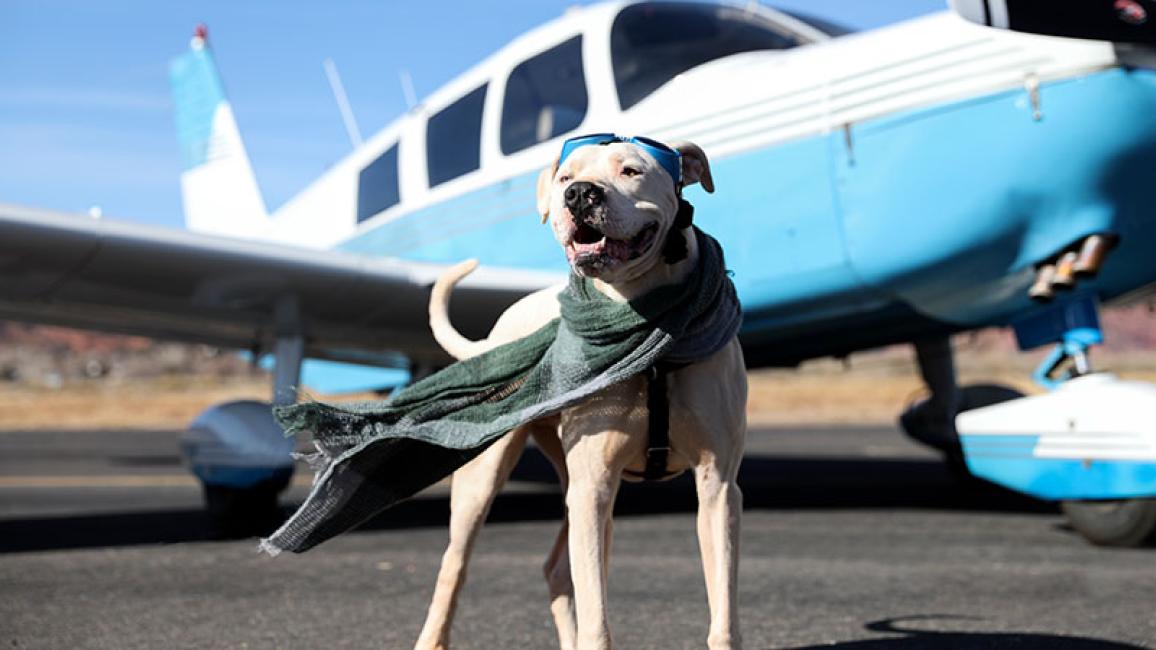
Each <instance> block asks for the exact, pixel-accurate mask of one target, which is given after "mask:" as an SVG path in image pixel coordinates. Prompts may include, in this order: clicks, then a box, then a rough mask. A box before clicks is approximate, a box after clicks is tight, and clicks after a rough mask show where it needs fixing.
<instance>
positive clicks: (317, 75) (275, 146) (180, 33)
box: [0, 0, 946, 227]
mask: <svg viewBox="0 0 1156 650" xmlns="http://www.w3.org/2000/svg"><path fill="white" fill-rule="evenodd" d="M574 4H576V3H575V2H573V1H556V0H508V1H503V2H477V1H474V2H459V1H454V0H442V1H440V2H402V1H399V0H392V1H386V0H377V1H374V2H370V1H366V0H349V1H344V2H333V3H322V2H303V1H300V0H281V1H279V2H256V1H248V2H244V1H237V0H232V1H229V0H207V1H203V2H164V1H157V0H152V1H144V0H139V1H121V0H107V1H104V2H92V1H91V0H4V4H3V8H2V9H0V202H7V203H20V204H26V205H35V206H41V207H47V208H53V209H57V210H66V211H84V210H87V209H88V208H89V207H90V206H92V205H100V206H101V207H102V209H103V211H104V214H105V215H106V216H109V217H116V218H124V219H129V220H133V221H140V222H147V223H154V224H161V225H166V226H173V227H180V226H181V224H182V215H181V203H180V185H179V180H178V179H179V175H180V161H179V159H178V150H177V143H176V136H175V135H174V130H173V115H172V105H171V100H170V98H169V86H168V63H169V60H170V59H171V58H172V57H174V56H176V55H177V54H180V53H181V52H182V51H184V49H185V48H186V47H187V45H188V41H189V38H190V36H191V35H192V31H193V27H194V26H195V25H196V24H197V23H199V22H204V23H206V24H207V25H208V26H209V33H210V41H211V42H212V45H213V50H214V54H215V56H216V59H217V62H218V65H219V66H220V68H221V75H222V77H223V79H224V83H225V88H226V91H227V92H228V94H229V98H230V100H231V101H232V104H233V110H234V113H235V115H236V118H237V122H238V125H239V126H240V129H241V135H242V137H243V138H244V140H245V144H246V147H247V149H248V152H249V156H250V158H251V160H252V163H253V167H254V169H255V171H256V174H257V180H258V183H259V184H260V186H261V189H262V192H263V193H264V195H265V200H266V203H267V204H268V205H269V207H270V209H273V208H275V207H276V206H279V205H281V204H282V203H283V202H285V201H286V200H287V199H289V198H290V197H291V196H293V195H294V194H295V193H296V192H297V191H299V190H300V189H301V188H303V187H304V186H305V185H307V184H308V183H309V182H310V181H311V180H312V179H313V178H315V177H316V176H317V175H318V174H320V173H321V172H322V171H324V170H325V169H326V168H327V167H328V166H329V165H331V164H332V163H333V162H335V161H336V160H338V159H339V158H340V157H341V156H343V155H345V154H346V153H348V151H349V149H350V145H349V140H348V137H347V136H346V134H345V130H344V127H343V126H342V122H341V117H340V114H339V112H338V109H337V106H336V104H335V102H334V100H333V95H332V93H331V91H330V90H329V85H328V82H327V81H326V77H325V72H324V69H323V67H322V61H323V60H324V59H325V58H327V57H328V58H332V59H333V60H334V61H335V62H336V63H337V65H338V67H339V69H340V71H341V76H342V78H343V81H344V84H345V87H346V90H347V92H348V95H349V98H350V102H351V104H352V106H353V110H354V113H355V114H356V116H357V120H358V122H359V124H360V127H361V131H362V133H363V134H364V135H365V136H367V137H368V136H369V135H370V134H372V133H374V132H376V131H377V130H378V129H380V128H382V127H384V126H385V125H386V124H388V123H389V122H390V121H391V120H393V119H395V118H396V117H398V116H399V115H401V113H402V112H403V111H404V110H405V99H404V95H403V92H402V88H401V83H400V81H399V80H398V73H399V71H400V70H402V69H405V70H408V71H409V73H410V74H411V76H412V78H413V81H414V86H415V89H416V91H417V95H418V97H419V98H421V97H425V96H427V95H428V94H430V93H431V92H432V91H434V90H435V89H437V88H438V87H439V86H440V85H442V84H443V83H445V82H446V81H448V80H450V79H452V78H453V77H454V76H456V75H457V74H459V73H460V72H462V71H464V70H465V69H467V68H468V67H470V65H472V64H473V63H475V62H477V61H478V60H480V59H482V58H483V57H485V56H487V55H489V54H490V53H492V52H493V51H494V50H496V49H498V48H499V47H501V46H502V45H503V44H505V43H506V42H507V41H509V40H510V39H511V38H513V37H515V36H517V35H518V34H520V33H522V32H524V31H526V30H528V29H530V28H532V27H534V26H536V25H538V24H541V23H543V22H546V21H547V20H550V19H552V18H555V17H557V16H559V15H561V14H562V13H563V11H565V9H566V7H567V6H572V5H574ZM767 4H770V5H772V6H778V7H784V8H788V9H797V10H800V11H806V12H809V13H811V14H813V15H816V16H821V17H826V18H829V19H832V20H836V21H839V22H842V23H844V24H846V25H849V26H852V27H855V28H858V29H869V28H872V27H877V26H880V25H885V24H888V23H891V22H895V21H897V20H902V19H904V18H908V17H911V16H916V15H919V14H923V13H928V12H931V11H937V10H940V9H943V8H944V7H945V4H946V3H945V0H777V1H773V2H769V3H767Z"/></svg>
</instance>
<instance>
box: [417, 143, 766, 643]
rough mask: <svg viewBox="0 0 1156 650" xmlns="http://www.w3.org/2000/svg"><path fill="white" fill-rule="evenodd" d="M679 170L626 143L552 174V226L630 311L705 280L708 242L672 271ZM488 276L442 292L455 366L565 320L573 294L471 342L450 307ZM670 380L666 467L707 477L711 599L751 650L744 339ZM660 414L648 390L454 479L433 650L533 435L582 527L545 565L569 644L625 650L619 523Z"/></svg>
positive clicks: (436, 321) (697, 158) (575, 412)
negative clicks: (742, 586)
mask: <svg viewBox="0 0 1156 650" xmlns="http://www.w3.org/2000/svg"><path fill="white" fill-rule="evenodd" d="M675 149H677V150H678V152H679V153H680V154H681V166H682V167H681V173H680V176H681V177H682V178H681V181H682V182H683V183H684V184H691V183H695V182H699V183H701V184H702V186H703V187H704V188H705V189H706V190H707V191H708V192H711V191H713V190H714V187H713V181H712V179H711V175H710V167H709V164H708V162H707V158H706V156H705V154H703V152H702V150H701V149H699V148H698V147H697V146H695V145H693V144H690V143H680V144H677V145H675ZM676 159H677V158H676ZM669 170H670V164H669V163H667V164H666V165H665V166H664V164H662V163H660V162H659V161H658V160H657V159H656V157H655V156H654V155H651V153H650V151H649V150H648V148H647V147H646V146H642V145H639V144H636V143H631V142H622V141H615V142H612V143H609V144H603V145H601V146H582V147H580V148H577V149H574V150H573V151H572V153H570V155H569V156H568V157H566V158H565V160H564V161H563V162H562V164H561V165H558V164H557V163H555V165H554V166H552V167H550V168H548V169H546V170H544V171H543V173H542V175H541V176H540V177H539V181H538V209H539V212H540V213H541V215H542V219H543V222H545V221H546V220H547V219H549V220H550V222H551V226H552V228H553V230H554V235H555V237H556V238H557V240H558V243H559V244H560V245H561V246H562V248H563V250H564V251H565V253H566V256H567V259H568V260H569V261H570V264H571V267H572V269H573V270H574V272H576V273H578V274H580V275H583V276H585V277H588V278H591V279H592V280H593V282H594V285H595V286H596V288H597V289H598V290H599V291H601V292H602V293H604V294H605V295H607V296H609V297H610V298H612V299H613V300H616V301H628V300H630V299H632V298H634V297H636V296H641V295H643V294H645V293H646V292H647V291H650V290H651V289H653V288H655V287H658V286H660V285H664V284H670V283H677V282H680V281H682V280H683V279H684V278H685V277H686V276H687V274H688V273H689V272H691V270H692V269H694V268H695V264H696V262H697V259H698V254H699V251H698V248H697V246H696V242H695V239H694V237H693V236H685V237H684V239H685V242H686V249H685V256H684V257H682V259H680V260H678V261H673V262H672V261H671V258H670V257H669V256H666V255H664V251H663V249H664V242H665V241H666V240H667V235H668V232H670V231H671V229H675V228H676V226H675V223H676V215H678V212H679V196H678V192H677V187H676V185H675V183H672V182H671V181H672V178H671V173H670V171H669ZM676 171H677V169H676ZM678 180H679V179H677V178H676V179H675V181H676V182H677V181H678ZM686 225H687V224H685V223H682V224H680V226H682V227H685V226H686ZM690 232H691V231H690V230H686V231H685V232H684V233H681V234H683V235H690ZM675 234H676V235H677V234H680V233H677V232H676V233H675ZM676 258H677V257H676ZM475 266H476V263H474V262H466V263H463V264H460V265H458V266H456V267H454V268H453V269H451V270H450V271H448V272H447V273H446V275H445V276H443V277H442V278H441V279H440V280H439V281H438V283H437V285H436V286H435V288H434V290H433V293H432V295H431V300H430V325H431V327H432V328H433V332H434V335H435V337H436V338H437V340H438V342H439V343H440V344H441V345H442V346H443V347H444V348H445V349H446V350H447V351H448V352H449V353H450V354H451V355H453V356H454V357H456V358H458V359H464V358H467V357H471V356H475V355H477V354H480V353H482V352H484V351H486V350H489V349H491V348H493V347H496V346H498V345H501V344H503V343H506V342H509V341H512V340H515V339H518V338H521V337H523V336H526V335H528V334H530V333H531V332H534V331H535V330H537V329H538V328H540V327H541V326H542V325H544V324H545V323H546V322H548V321H550V320H551V319H553V318H556V317H558V316H559V304H558V299H557V296H558V293H559V291H560V290H561V288H560V287H553V288H550V289H547V290H543V291H539V292H537V293H534V294H531V295H530V296H527V297H526V298H524V299H522V300H520V301H519V302H517V303H516V304H514V305H513V306H511V307H510V308H509V309H508V310H507V311H506V312H505V313H503V314H502V316H501V317H500V318H499V319H498V321H497V323H496V324H495V325H494V328H493V330H492V331H491V332H490V334H489V336H488V337H487V338H486V339H484V340H482V341H470V340H468V339H465V338H464V337H462V336H461V335H460V334H459V333H458V332H457V331H455V330H454V329H453V327H452V325H450V322H449V318H448V316H447V306H448V302H449V293H450V292H451V290H452V288H453V285H454V284H455V283H456V282H457V281H458V280H460V279H461V278H462V277H464V276H465V275H467V274H468V273H469V272H470V271H472V270H473V268H474V267H475ZM668 382H669V405H670V406H669V408H670V412H669V422H670V426H669V446H670V452H669V457H668V460H667V466H666V469H667V470H668V471H669V472H672V473H679V472H682V471H684V470H686V469H693V470H694V475H695V484H696V486H697V491H698V500H699V506H698V538H699V545H700V548H701V553H702V564H703V572H704V574H705V577H706V587H707V596H708V599H709V602H710V621H711V623H710V632H709V635H708V645H709V646H710V647H711V648H738V647H740V646H741V637H740V635H739V626H738V605H737V602H736V577H737V571H738V554H739V520H740V516H741V512H742V493H741V492H740V490H739V487H738V485H737V484H736V482H735V477H736V474H737V472H738V468H739V463H740V461H741V459H742V454H743V444H744V439H745V435H746V415H745V406H746V398H747V382H746V373H745V370H744V365H743V357H742V351H741V349H740V348H739V344H738V341H737V339H733V338H732V339H731V340H730V342H729V343H727V344H726V346H725V347H723V348H722V349H721V350H719V351H718V352H716V353H715V354H713V355H712V356H710V357H708V358H707V359H705V360H703V361H701V362H698V363H694V364H691V365H689V366H684V367H682V368H680V369H677V370H673V371H671V372H670V374H669V376H668ZM648 417H649V414H648V409H647V385H646V379H645V378H644V377H634V378H632V379H630V380H628V381H624V382H622V383H620V384H616V385H614V386H612V387H611V388H610V389H607V390H605V391H603V392H602V393H599V394H597V395H596V396H595V397H594V398H592V399H590V400H588V401H587V402H585V403H582V404H580V405H578V406H575V407H571V408H569V409H567V410H565V411H564V412H562V413H561V414H560V415H557V416H552V417H549V418H544V419H541V420H537V421H534V422H531V423H529V424H526V425H523V426H521V427H519V428H518V429H515V430H514V431H512V432H511V433H510V434H509V435H506V436H504V437H503V438H501V439H500V440H499V441H498V442H497V443H495V444H494V445H493V446H491V447H490V448H489V449H487V450H486V451H485V452H484V453H482V454H481V455H480V456H478V457H477V458H475V459H474V460H473V461H471V462H470V463H469V464H467V465H465V466H464V467H462V468H461V469H459V470H458V471H457V472H456V473H455V474H454V475H453V485H452V496H451V510H452V514H451V518H450V541H449V547H448V548H447V549H446V552H445V556H444V557H443V558H442V565H441V570H440V572H439V573H438V580H437V587H436V589H435V591H434V595H433V600H432V603H431V604H430V609H429V614H428V617H427V619H426V622H425V626H424V628H423V629H422V632H421V636H420V637H419V639H418V641H417V647H418V648H422V649H426V648H445V647H448V645H449V638H450V627H451V623H452V617H453V613H454V607H455V605H456V601H457V598H458V594H459V592H460V589H461V587H462V584H463V582H464V580H465V575H466V564H467V561H468V558H469V554H470V550H471V549H472V547H473V544H474V541H475V539H476V538H477V534H478V531H479V530H480V529H481V527H482V523H483V522H484V520H485V518H486V514H487V512H488V510H489V507H490V504H491V503H492V501H493V499H494V496H495V495H496V494H497V493H498V490H499V489H500V488H501V486H502V485H503V483H504V482H505V481H506V479H507V478H508V477H509V474H510V472H511V470H512V469H513V467H514V464H515V463H516V461H517V460H518V458H519V456H520V455H521V454H522V450H523V448H524V447H525V444H526V441H527V439H528V438H529V437H530V436H533V437H534V440H535V441H536V442H537V444H538V445H539V446H540V447H541V449H542V451H543V452H544V453H545V455H546V456H547V457H548V458H549V459H550V461H551V462H552V463H553V465H554V467H555V469H556V470H557V471H558V475H559V477H560V479H561V482H562V486H563V489H564V490H565V494H566V509H567V515H566V520H565V521H564V522H563V524H562V529H561V531H560V532H559V534H558V538H557V541H556V542H555V543H554V547H553V548H552V549H551V550H550V553H549V555H548V556H547V559H546V563H545V566H544V571H545V576H546V582H547V584H548V586H549V591H550V609H551V611H552V613H553V616H554V621H555V624H556V625H557V628H558V639H559V643H560V645H561V647H563V648H584V649H585V648H609V647H610V644H611V641H610V628H609V625H608V622H607V605H606V578H607V559H608V553H609V549H610V539H611V511H612V509H613V505H614V499H615V496H616V494H617V491H618V486H619V482H620V480H622V479H623V478H627V479H629V478H631V475H632V474H634V475H640V474H641V473H642V472H643V470H644V467H645V465H646V460H647V458H646V457H647V447H648V424H647V423H648Z"/></svg>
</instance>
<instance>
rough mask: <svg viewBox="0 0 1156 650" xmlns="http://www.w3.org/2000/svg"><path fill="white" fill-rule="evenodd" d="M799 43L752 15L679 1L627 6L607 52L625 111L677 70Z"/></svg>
mask: <svg viewBox="0 0 1156 650" xmlns="http://www.w3.org/2000/svg"><path fill="white" fill-rule="evenodd" d="M802 42H804V41H803V40H802V39H801V37H800V36H799V35H797V34H793V33H791V32H790V31H788V30H787V29H785V28H784V27H782V26H780V25H777V24H775V23H773V22H771V21H769V20H767V19H766V18H764V17H763V16H762V15H760V14H758V13H754V12H751V11H747V10H745V9H742V8H737V7H727V6H719V5H707V4H690V3H684V2H648V3H644V4H637V5H631V6H628V7H626V8H625V9H623V10H622V12H621V13H619V14H618V16H617V17H616V18H615V19H614V27H613V28H612V30H611V33H610V54H611V57H612V60H613V62H614V81H615V83H616V84H617V86H618V101H619V103H620V104H621V105H622V109H623V110H626V109H628V108H630V107H631V106H634V105H635V104H637V103H638V102H640V101H642V100H643V99H644V98H645V97H646V96H647V95H649V94H650V93H652V92H654V91H655V90H657V89H658V88H659V87H660V86H662V85H663V84H665V83H666V82H668V81H670V80H671V79H673V78H674V77H676V76H678V75H679V74H681V73H683V72H685V71H687V70H689V69H691V68H693V67H695V66H698V65H701V64H703V63H706V62H707V61H712V60H714V59H719V58H722V57H724V56H730V55H731V54H738V53H739V52H750V51H754V50H785V49H788V48H792V47H795V46H797V45H800V44H801V43H802Z"/></svg>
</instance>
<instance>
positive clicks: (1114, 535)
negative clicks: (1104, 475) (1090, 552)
mask: <svg viewBox="0 0 1156 650" xmlns="http://www.w3.org/2000/svg"><path fill="white" fill-rule="evenodd" d="M1061 507H1062V508H1063V510H1064V515H1065V516H1067V518H1068V523H1070V524H1071V525H1072V528H1075V529H1076V532H1078V533H1080V535H1082V536H1083V537H1084V539H1086V540H1088V541H1089V542H1092V543H1093V544H1097V545H1099V546H1122V547H1135V546H1143V545H1144V544H1146V543H1151V542H1156V499H1119V500H1110V501H1064V502H1063V503H1062V504H1061Z"/></svg>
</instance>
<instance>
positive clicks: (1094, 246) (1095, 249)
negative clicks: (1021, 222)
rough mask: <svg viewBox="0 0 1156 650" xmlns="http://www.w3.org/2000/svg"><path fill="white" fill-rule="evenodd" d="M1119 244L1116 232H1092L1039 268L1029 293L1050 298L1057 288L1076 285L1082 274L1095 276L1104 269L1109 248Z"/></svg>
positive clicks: (1034, 297) (1044, 298) (1062, 288)
mask: <svg viewBox="0 0 1156 650" xmlns="http://www.w3.org/2000/svg"><path fill="white" fill-rule="evenodd" d="M1115 245H1116V238H1115V237H1114V236H1112V235H1105V234H1096V235H1089V236H1087V237H1085V238H1084V239H1082V240H1080V241H1079V242H1076V244H1074V245H1073V246H1071V247H1069V248H1068V249H1066V250H1065V251H1064V252H1063V253H1061V254H1060V255H1059V257H1058V258H1052V259H1051V260H1050V261H1046V262H1044V263H1042V264H1040V265H1039V266H1038V267H1037V268H1036V281H1035V282H1033V283H1032V286H1031V287H1029V288H1028V297H1030V298H1031V299H1032V300H1035V301H1037V302H1048V301H1050V300H1051V299H1052V298H1054V297H1055V295H1056V292H1057V291H1069V290H1071V289H1074V288H1075V286H1076V282H1077V281H1078V280H1079V279H1080V278H1091V277H1094V276H1095V275H1096V274H1097V273H1099V272H1100V268H1101V267H1103V265H1104V260H1105V259H1106V258H1107V256H1108V252H1109V251H1111V250H1112V247H1113V246H1115Z"/></svg>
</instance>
